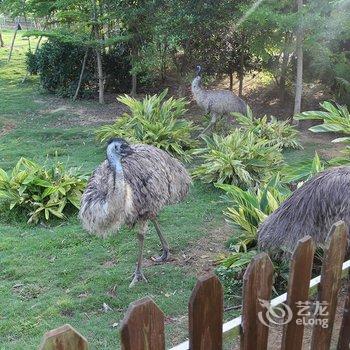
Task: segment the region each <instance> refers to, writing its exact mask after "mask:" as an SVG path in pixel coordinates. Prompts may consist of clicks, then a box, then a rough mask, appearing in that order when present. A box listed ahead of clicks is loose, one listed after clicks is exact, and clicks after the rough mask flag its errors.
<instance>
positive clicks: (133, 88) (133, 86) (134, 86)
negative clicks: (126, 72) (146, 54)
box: [130, 73, 137, 97]
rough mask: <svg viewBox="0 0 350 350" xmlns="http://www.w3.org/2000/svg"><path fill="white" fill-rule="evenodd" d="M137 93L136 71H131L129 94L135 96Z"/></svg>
mask: <svg viewBox="0 0 350 350" xmlns="http://www.w3.org/2000/svg"><path fill="white" fill-rule="evenodd" d="M136 94H137V74H136V73H132V74H131V91H130V95H131V96H132V97H135V96H136Z"/></svg>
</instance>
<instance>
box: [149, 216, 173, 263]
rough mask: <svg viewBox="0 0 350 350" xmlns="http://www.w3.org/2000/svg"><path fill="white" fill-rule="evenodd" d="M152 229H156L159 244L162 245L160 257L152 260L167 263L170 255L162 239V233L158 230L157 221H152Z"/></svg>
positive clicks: (167, 245)
mask: <svg viewBox="0 0 350 350" xmlns="http://www.w3.org/2000/svg"><path fill="white" fill-rule="evenodd" d="M152 222H153V225H154V227H155V228H156V231H157V235H158V237H159V239H160V243H161V244H162V249H163V253H162V255H161V256H158V257H156V258H152V260H153V261H155V262H163V261H167V260H168V259H169V256H170V253H169V244H168V242H167V241H166V239H165V238H164V236H163V234H162V231H161V230H160V227H159V223H158V220H157V219H154V220H152Z"/></svg>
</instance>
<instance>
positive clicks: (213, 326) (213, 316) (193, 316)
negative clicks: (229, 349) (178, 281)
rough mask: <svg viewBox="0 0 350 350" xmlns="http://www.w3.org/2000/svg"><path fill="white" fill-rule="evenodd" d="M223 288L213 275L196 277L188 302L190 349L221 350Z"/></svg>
mask: <svg viewBox="0 0 350 350" xmlns="http://www.w3.org/2000/svg"><path fill="white" fill-rule="evenodd" d="M222 323H223V290H222V285H221V283H220V281H219V280H218V278H217V277H216V276H214V275H208V276H203V277H201V278H199V279H198V281H197V284H196V286H195V288H194V289H193V292H192V295H191V298H190V302H189V343H190V349H191V350H221V349H222Z"/></svg>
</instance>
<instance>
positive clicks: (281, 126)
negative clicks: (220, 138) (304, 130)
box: [234, 107, 301, 148]
mask: <svg viewBox="0 0 350 350" xmlns="http://www.w3.org/2000/svg"><path fill="white" fill-rule="evenodd" d="M234 116H235V119H236V120H237V122H238V124H239V125H240V126H241V127H242V128H243V129H244V130H247V131H251V132H252V133H254V134H255V135H256V136H258V137H259V138H262V139H266V140H269V141H270V144H271V145H273V146H274V145H277V146H278V147H280V148H300V147H301V145H300V141H299V138H298V137H299V132H298V130H297V129H296V128H295V126H293V125H291V122H290V120H278V119H277V118H275V117H274V116H270V117H268V116H266V115H265V116H263V117H261V118H256V117H254V116H253V113H252V110H251V109H250V108H249V107H248V111H247V115H243V114H240V113H234Z"/></svg>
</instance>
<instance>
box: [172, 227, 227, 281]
mask: <svg viewBox="0 0 350 350" xmlns="http://www.w3.org/2000/svg"><path fill="white" fill-rule="evenodd" d="M232 234H233V230H232V227H230V226H229V225H228V224H227V223H225V222H224V223H223V225H222V226H220V227H217V228H215V229H214V230H212V231H210V232H208V233H207V235H205V236H203V237H202V238H200V239H199V240H198V241H196V242H192V243H190V244H189V246H188V248H187V249H185V250H182V251H180V252H178V253H177V254H174V255H173V263H175V264H176V265H179V266H181V267H184V268H186V269H188V270H189V271H191V273H193V272H195V274H196V276H200V275H203V273H206V272H211V271H212V270H214V268H215V263H216V261H217V260H218V257H219V256H220V255H222V254H223V253H225V252H228V249H227V247H226V243H227V240H228V239H229V238H230V237H231V236H232Z"/></svg>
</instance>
